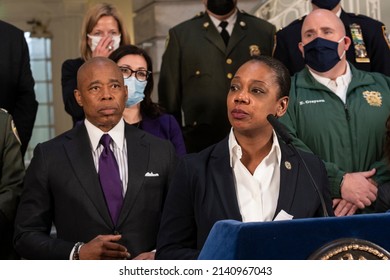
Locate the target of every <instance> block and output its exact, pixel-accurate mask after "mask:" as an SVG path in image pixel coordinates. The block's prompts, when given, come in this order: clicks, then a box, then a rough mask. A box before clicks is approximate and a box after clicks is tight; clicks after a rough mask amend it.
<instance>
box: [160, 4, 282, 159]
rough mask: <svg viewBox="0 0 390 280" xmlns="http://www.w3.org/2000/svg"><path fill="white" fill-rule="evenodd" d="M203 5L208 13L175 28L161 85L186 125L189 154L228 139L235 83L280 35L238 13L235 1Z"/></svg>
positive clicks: (165, 103)
mask: <svg viewBox="0 0 390 280" xmlns="http://www.w3.org/2000/svg"><path fill="white" fill-rule="evenodd" d="M203 3H204V5H205V7H206V12H205V13H201V14H200V15H198V16H196V17H195V18H193V19H190V20H188V21H185V22H183V23H181V24H179V25H177V26H175V27H173V28H172V29H170V31H169V37H168V41H167V48H166V50H165V52H164V55H163V58H162V65H161V72H160V80H159V84H158V96H159V102H160V103H161V105H162V106H163V107H165V108H166V109H167V112H168V113H171V114H173V115H174V116H175V117H176V119H177V120H178V122H179V124H181V125H183V126H184V128H183V135H184V140H185V142H186V147H187V152H198V151H200V150H202V149H204V148H206V147H208V146H209V145H211V144H215V143H216V142H218V141H220V140H221V139H223V138H224V137H225V136H226V134H227V133H228V131H229V128H230V125H229V122H228V119H227V118H226V115H227V112H226V106H225V102H226V94H227V92H228V91H229V85H230V80H231V79H232V77H233V74H234V73H235V72H236V71H237V69H238V67H239V66H240V65H241V64H243V63H244V62H245V61H247V60H248V59H249V58H250V57H251V55H253V54H256V55H258V54H264V55H271V54H272V48H273V40H274V34H275V26H273V25H272V24H270V23H268V22H266V21H264V20H262V19H259V18H256V17H254V16H252V15H248V14H246V13H245V12H241V11H239V10H238V9H237V1H236V0H222V1H220V0H217V1H216V0H203ZM222 22H226V23H228V24H227V26H226V27H225V30H226V31H224V34H225V35H224V36H226V34H227V37H226V40H227V41H226V43H225V42H224V39H223V37H222V35H221V34H220V32H222V27H220V26H219V24H220V23H222ZM182 113H183V115H182ZM182 116H183V117H182Z"/></svg>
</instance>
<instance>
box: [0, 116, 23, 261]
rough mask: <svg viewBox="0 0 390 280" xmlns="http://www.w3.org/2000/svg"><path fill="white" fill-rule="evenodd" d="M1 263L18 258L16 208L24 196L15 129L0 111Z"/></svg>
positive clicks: (9, 118)
mask: <svg viewBox="0 0 390 280" xmlns="http://www.w3.org/2000/svg"><path fill="white" fill-rule="evenodd" d="M0 155H1V156H0V260H3V259H15V258H18V257H17V255H16V253H15V252H14V250H13V246H12V235H13V232H14V231H13V228H14V221H15V214H16V208H17V206H18V203H19V199H20V194H21V193H22V186H23V178H24V174H25V171H24V163H23V158H22V154H21V152H20V142H19V139H18V136H17V132H16V127H15V125H14V123H13V121H12V117H11V115H9V114H8V113H7V112H6V111H4V110H3V109H0Z"/></svg>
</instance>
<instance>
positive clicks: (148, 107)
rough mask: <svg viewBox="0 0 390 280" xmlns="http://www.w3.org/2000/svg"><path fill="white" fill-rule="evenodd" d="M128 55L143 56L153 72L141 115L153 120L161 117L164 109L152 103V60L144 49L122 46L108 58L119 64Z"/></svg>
mask: <svg viewBox="0 0 390 280" xmlns="http://www.w3.org/2000/svg"><path fill="white" fill-rule="evenodd" d="M126 55H140V56H142V57H143V58H145V60H146V67H147V70H149V71H150V72H152V73H151V74H150V75H149V77H148V79H147V81H148V83H147V84H146V87H145V90H144V94H145V98H144V100H142V102H141V114H142V115H146V116H148V117H151V118H155V117H158V116H160V115H161V114H162V113H163V109H162V108H161V107H160V106H159V105H158V104H157V103H154V102H153V101H152V91H153V86H154V81H153V64H152V59H151V58H150V56H149V55H148V53H147V52H146V51H145V50H144V49H142V48H139V47H137V46H134V45H124V46H120V47H119V48H118V49H116V50H115V51H113V52H112V53H111V54H110V56H109V57H108V58H110V59H112V60H113V61H114V62H115V63H118V61H119V60H120V59H121V58H122V57H124V56H126Z"/></svg>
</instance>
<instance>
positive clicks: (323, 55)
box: [303, 37, 345, 73]
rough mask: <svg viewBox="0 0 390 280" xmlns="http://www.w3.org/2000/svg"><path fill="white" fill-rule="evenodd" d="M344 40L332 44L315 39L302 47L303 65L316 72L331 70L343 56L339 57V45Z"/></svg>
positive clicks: (331, 42) (321, 39)
mask: <svg viewBox="0 0 390 280" xmlns="http://www.w3.org/2000/svg"><path fill="white" fill-rule="evenodd" d="M342 40H344V37H343V38H341V39H340V40H339V41H338V42H333V41H330V40H326V39H323V38H320V37H317V38H316V39H314V40H313V41H311V42H310V43H309V44H307V45H304V46H303V50H304V54H305V57H304V59H305V63H306V64H307V65H308V66H309V67H310V68H312V69H313V70H315V71H317V72H321V73H322V72H326V71H329V70H330V69H332V68H333V67H334V66H335V65H336V64H337V63H338V62H339V61H340V60H341V58H342V57H343V56H344V55H345V51H344V53H343V54H342V55H341V57H340V56H339V52H338V47H339V43H340V42H341V41H342Z"/></svg>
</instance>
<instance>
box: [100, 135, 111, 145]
mask: <svg viewBox="0 0 390 280" xmlns="http://www.w3.org/2000/svg"><path fill="white" fill-rule="evenodd" d="M111 140H112V139H111V137H110V135H109V134H103V136H102V138H100V141H99V143H100V144H102V145H103V147H104V148H110V144H111Z"/></svg>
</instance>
